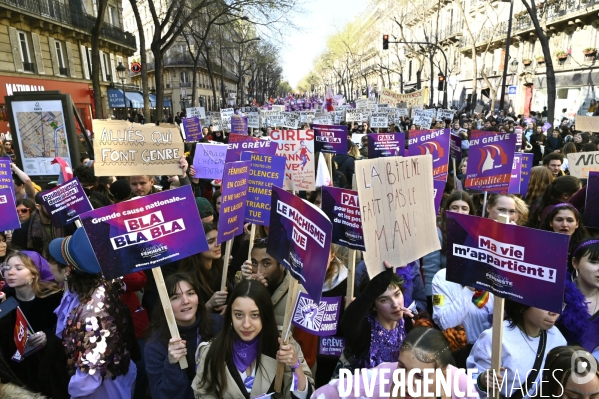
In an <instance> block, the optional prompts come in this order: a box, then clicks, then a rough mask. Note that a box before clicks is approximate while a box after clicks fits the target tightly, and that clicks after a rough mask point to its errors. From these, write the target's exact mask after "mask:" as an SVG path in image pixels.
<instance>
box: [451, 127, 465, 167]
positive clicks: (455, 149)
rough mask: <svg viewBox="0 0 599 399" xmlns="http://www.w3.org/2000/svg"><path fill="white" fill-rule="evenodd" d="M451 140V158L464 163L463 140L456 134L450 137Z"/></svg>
mask: <svg viewBox="0 0 599 399" xmlns="http://www.w3.org/2000/svg"><path fill="white" fill-rule="evenodd" d="M449 138H450V139H451V141H450V142H449V152H450V154H451V157H452V158H453V159H455V161H456V162H458V163H459V162H461V161H462V138H461V137H460V136H456V135H455V134H452V135H450V136H449Z"/></svg>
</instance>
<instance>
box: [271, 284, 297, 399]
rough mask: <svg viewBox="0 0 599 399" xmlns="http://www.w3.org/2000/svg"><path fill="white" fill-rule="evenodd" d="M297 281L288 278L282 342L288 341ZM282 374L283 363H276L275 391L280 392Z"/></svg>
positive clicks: (286, 342)
mask: <svg viewBox="0 0 599 399" xmlns="http://www.w3.org/2000/svg"><path fill="white" fill-rule="evenodd" d="M298 288H299V283H298V282H297V280H296V279H294V278H293V277H292V278H291V279H290V280H289V289H288V290H287V302H286V303H285V318H284V319H283V330H281V333H282V335H283V336H282V337H281V338H282V339H283V344H285V345H287V344H288V343H289V333H288V330H289V328H290V327H291V316H293V308H294V307H295V306H293V305H295V301H296V299H297V291H298ZM283 374H285V363H279V364H278V365H277V375H276V376H275V392H278V393H280V392H281V388H282V386H283Z"/></svg>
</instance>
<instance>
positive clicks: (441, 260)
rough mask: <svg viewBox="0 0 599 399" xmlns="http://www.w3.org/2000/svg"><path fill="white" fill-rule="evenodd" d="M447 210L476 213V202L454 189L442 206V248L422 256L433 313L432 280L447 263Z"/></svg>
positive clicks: (439, 230)
mask: <svg viewBox="0 0 599 399" xmlns="http://www.w3.org/2000/svg"><path fill="white" fill-rule="evenodd" d="M447 212H456V213H461V214H464V215H474V204H473V202H472V199H471V198H470V196H469V195H468V194H467V193H466V192H464V191H454V192H453V193H451V194H450V195H449V197H447V199H446V200H445V202H444V204H443V205H442V206H441V220H440V222H439V226H438V227H437V235H438V237H439V242H440V243H441V249H440V250H438V251H434V252H431V253H430V254H427V255H425V256H424V257H423V258H422V276H423V277H424V288H425V290H426V300H427V304H428V307H427V308H428V312H429V314H432V288H431V287H432V282H433V277H435V274H437V272H438V271H439V270H441V269H445V265H446V263H447V232H446V223H447Z"/></svg>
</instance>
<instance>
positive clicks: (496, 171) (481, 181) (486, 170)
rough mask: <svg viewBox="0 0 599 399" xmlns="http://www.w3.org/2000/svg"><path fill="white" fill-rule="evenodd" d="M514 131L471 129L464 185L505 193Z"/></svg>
mask: <svg viewBox="0 0 599 399" xmlns="http://www.w3.org/2000/svg"><path fill="white" fill-rule="evenodd" d="M515 147H516V135H515V134H509V133H497V132H484V131H481V130H473V131H472V134H471V136H470V150H469V151H468V167H467V169H466V188H473V189H476V190H482V191H491V192H497V193H502V194H505V193H506V192H507V190H508V188H509V185H510V179H511V176H512V166H513V160H514V148H515Z"/></svg>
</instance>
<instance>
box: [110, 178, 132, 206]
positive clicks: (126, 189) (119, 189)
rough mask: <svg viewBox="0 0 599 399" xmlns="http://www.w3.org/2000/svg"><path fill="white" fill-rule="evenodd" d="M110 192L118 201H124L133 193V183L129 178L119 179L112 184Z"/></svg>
mask: <svg viewBox="0 0 599 399" xmlns="http://www.w3.org/2000/svg"><path fill="white" fill-rule="evenodd" d="M110 193H111V194H112V195H113V196H114V198H116V199H117V200H118V201H123V200H125V199H127V198H129V196H130V195H131V185H130V184H129V182H128V181H127V180H117V181H115V182H114V183H112V184H111V185H110Z"/></svg>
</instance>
